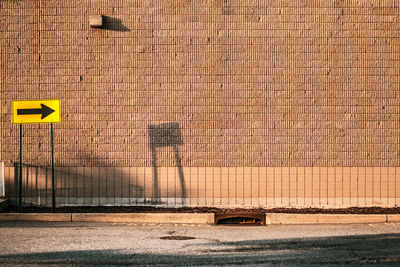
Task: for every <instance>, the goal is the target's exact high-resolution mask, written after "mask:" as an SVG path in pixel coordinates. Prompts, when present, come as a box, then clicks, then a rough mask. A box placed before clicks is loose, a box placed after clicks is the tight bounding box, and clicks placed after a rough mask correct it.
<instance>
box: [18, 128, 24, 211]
mask: <svg viewBox="0 0 400 267" xmlns="http://www.w3.org/2000/svg"><path fill="white" fill-rule="evenodd" d="M22 136H23V130H22V124H20V125H19V172H18V176H19V179H18V211H19V212H21V211H22Z"/></svg>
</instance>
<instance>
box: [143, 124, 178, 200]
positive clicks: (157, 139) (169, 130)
mask: <svg viewBox="0 0 400 267" xmlns="http://www.w3.org/2000/svg"><path fill="white" fill-rule="evenodd" d="M148 130H149V139H150V140H149V141H150V148H151V153H152V165H153V183H154V185H153V190H154V192H153V196H154V201H156V202H157V203H160V200H161V199H160V187H159V183H160V181H159V175H158V168H157V167H158V166H157V148H162V147H172V148H173V150H174V157H175V163H176V167H178V173H179V183H180V187H181V192H182V205H183V206H185V204H186V203H185V199H186V189H185V180H184V176H183V169H182V163H181V158H180V156H179V148H178V147H179V146H180V145H182V144H183V139H182V133H181V129H180V126H179V123H177V122H169V123H162V124H157V125H149V126H148Z"/></svg>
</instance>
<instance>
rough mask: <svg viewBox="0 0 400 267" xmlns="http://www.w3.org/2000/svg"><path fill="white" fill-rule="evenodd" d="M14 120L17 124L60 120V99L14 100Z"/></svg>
mask: <svg viewBox="0 0 400 267" xmlns="http://www.w3.org/2000/svg"><path fill="white" fill-rule="evenodd" d="M13 122H14V123H16V124H22V123H56V122H60V100H58V99H53V100H16V101H13Z"/></svg>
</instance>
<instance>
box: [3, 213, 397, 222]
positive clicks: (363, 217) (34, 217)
mask: <svg viewBox="0 0 400 267" xmlns="http://www.w3.org/2000/svg"><path fill="white" fill-rule="evenodd" d="M0 221H38V222H114V223H152V224H167V223H175V224H215V214H214V213H0ZM393 222H396V223H400V214H290V213H268V214H266V215H265V224H266V225H277V224H281V225H286V224H352V223H354V224H356V223H358V224H365V223H393Z"/></svg>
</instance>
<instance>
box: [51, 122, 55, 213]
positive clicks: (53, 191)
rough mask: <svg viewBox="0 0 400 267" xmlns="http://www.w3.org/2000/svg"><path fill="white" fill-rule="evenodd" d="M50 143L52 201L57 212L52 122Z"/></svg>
mask: <svg viewBox="0 0 400 267" xmlns="http://www.w3.org/2000/svg"><path fill="white" fill-rule="evenodd" d="M50 143H51V202H52V205H53V212H56V190H55V187H56V186H55V179H54V130H53V124H52V123H50Z"/></svg>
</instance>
